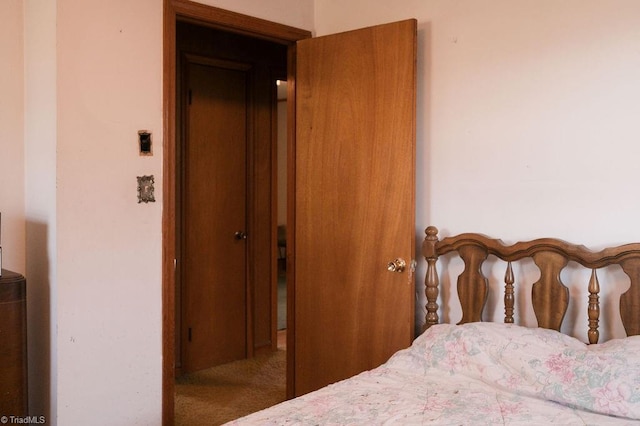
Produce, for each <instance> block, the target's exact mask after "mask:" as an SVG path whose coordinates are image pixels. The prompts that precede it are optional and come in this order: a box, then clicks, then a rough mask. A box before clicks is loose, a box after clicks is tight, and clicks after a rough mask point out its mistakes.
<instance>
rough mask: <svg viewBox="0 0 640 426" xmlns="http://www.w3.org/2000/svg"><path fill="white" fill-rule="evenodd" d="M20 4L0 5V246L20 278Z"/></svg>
mask: <svg viewBox="0 0 640 426" xmlns="http://www.w3.org/2000/svg"><path fill="white" fill-rule="evenodd" d="M22 34H23V10H22V1H21V0H6V1H2V2H0V94H1V99H0V213H2V229H1V230H0V235H1V237H2V238H1V239H0V246H1V247H2V248H3V252H2V260H3V263H2V266H3V268H5V269H9V270H12V271H16V272H20V273H22V274H24V268H25V238H26V237H25V232H26V231H25V223H24V178H23V176H24V122H23V120H24V117H23V108H24V89H23V87H24V84H23V82H24V76H23V69H24V68H23V67H24V65H23V64H24V52H23V47H22V45H23V36H22Z"/></svg>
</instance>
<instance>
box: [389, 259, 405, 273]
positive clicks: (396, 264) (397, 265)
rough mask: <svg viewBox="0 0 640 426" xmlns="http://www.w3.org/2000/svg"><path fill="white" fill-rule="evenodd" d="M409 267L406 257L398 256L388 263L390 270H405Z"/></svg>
mask: <svg viewBox="0 0 640 426" xmlns="http://www.w3.org/2000/svg"><path fill="white" fill-rule="evenodd" d="M406 267H407V262H405V261H404V259H401V258H398V259H396V260H394V261H392V262H389V263H388V264H387V271H389V272H403V271H404V270H405V268H406Z"/></svg>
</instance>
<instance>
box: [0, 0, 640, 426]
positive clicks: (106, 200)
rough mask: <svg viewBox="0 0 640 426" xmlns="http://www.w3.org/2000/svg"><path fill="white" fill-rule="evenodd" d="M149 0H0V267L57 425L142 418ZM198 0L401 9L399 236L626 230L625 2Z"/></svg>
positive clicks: (372, 17) (153, 370)
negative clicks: (20, 288) (411, 191)
mask: <svg viewBox="0 0 640 426" xmlns="http://www.w3.org/2000/svg"><path fill="white" fill-rule="evenodd" d="M161 3H162V2H161V1H159V0H148V1H136V2H124V1H122V2H107V1H91V2H86V1H83V2H80V1H71V0H58V1H57V2H55V3H54V2H48V3H47V4H46V5H43V4H42V3H41V2H36V1H18V0H13V1H8V2H3V3H2V6H1V8H2V13H0V16H1V18H0V22H1V25H0V28H1V30H0V31H2V32H3V34H2V35H3V37H2V38H1V40H2V42H1V44H0V49H1V50H0V55H1V56H2V58H3V61H2V63H3V64H7V65H8V66H9V68H5V67H3V68H2V72H3V76H2V79H0V85H1V93H3V98H4V99H3V103H2V105H1V106H0V108H1V110H0V111H1V112H2V114H0V117H2V118H1V119H2V120H3V122H2V126H0V129H1V130H0V131H1V132H2V136H1V138H0V141H1V142H2V156H1V157H0V180H1V181H2V182H3V183H4V185H3V186H2V189H0V193H1V196H0V198H1V199H2V200H3V201H2V205H1V207H0V209H1V210H2V213H3V215H2V216H3V233H2V235H3V241H2V247H3V255H4V257H3V260H4V262H3V265H4V266H5V267H7V268H9V269H13V270H19V271H24V272H25V275H26V276H27V277H28V279H29V280H30V283H31V284H30V291H31V293H30V296H32V298H31V300H30V302H29V303H30V306H29V308H30V310H29V312H30V313H29V315H30V322H31V324H30V327H31V328H30V354H31V355H30V356H31V364H30V371H31V372H32V373H33V374H32V375H31V384H32V386H31V387H32V388H33V389H34V392H33V394H32V396H31V398H32V399H33V401H32V403H31V406H32V409H33V410H35V412H34V414H39V413H41V412H44V413H46V414H47V415H48V416H51V418H52V417H55V416H57V417H58V421H59V424H74V423H82V422H88V421H91V423H92V424H95V423H96V418H98V419H104V420H103V421H104V423H105V424H130V423H134V422H138V423H141V424H157V423H158V421H159V418H160V407H161V395H160V393H161V371H160V365H161V343H160V340H161V286H160V281H161V276H160V267H161V252H162V242H161V234H160V230H161V215H162V211H161V203H159V202H156V203H155V204H149V205H138V204H137V200H136V198H135V176H137V175H141V174H154V175H155V176H156V182H157V186H158V187H157V189H156V190H157V191H158V192H161V190H160V188H161V182H162V179H161V177H162V156H161V154H159V152H160V151H161V150H160V149H159V147H160V146H161V144H162V142H161V141H162V110H161V96H162V92H161V87H162V75H161V55H162V46H161V42H162V4H161ZM207 3H208V4H211V5H214V6H217V7H221V8H226V9H229V10H234V11H237V12H241V13H245V14H248V15H252V16H257V17H261V18H265V19H269V20H272V21H276V22H281V23H284V24H287V25H292V26H296V27H300V28H306V29H311V30H313V31H314V34H316V35H322V34H328V33H332V32H339V31H344V30H349V29H353V28H358V27H364V26H368V25H373V24H379V23H384V22H389V21H394V20H400V19H405V18H416V19H417V20H418V58H419V59H418V106H417V122H418V127H417V143H418V160H417V172H418V176H417V207H416V218H417V224H416V238H417V241H420V238H421V236H422V232H423V230H424V228H425V227H426V226H427V225H429V224H434V225H437V226H438V227H439V228H440V229H441V232H447V231H448V232H450V233H457V232H464V231H467V230H472V231H482V232H485V233H487V234H489V235H499V236H500V237H501V238H505V239H513V240H525V239H527V238H531V237H537V236H540V235H542V234H544V235H550V236H555V237H560V238H563V239H567V240H569V241H576V242H581V243H583V244H586V245H589V246H592V247H598V246H603V245H613V244H615V243H623V242H630V241H638V240H640V230H638V229H637V228H636V227H635V226H634V225H635V220H634V219H635V217H636V216H637V214H636V212H637V211H638V208H639V207H640V200H638V199H637V197H636V194H635V193H634V190H635V186H636V185H634V179H633V177H634V176H635V173H634V171H635V169H636V163H637V160H636V158H637V155H638V154H640V148H639V145H638V141H639V140H640V128H639V127H638V124H637V123H638V120H637V117H638V116H639V115H640V81H639V80H638V78H637V75H639V71H640V53H639V52H640V34H639V31H640V30H638V28H640V25H638V22H639V21H640V4H638V3H637V2H636V1H633V0H630V1H614V2H611V1H603V0H602V1H563V2H556V1H534V0H530V1H518V2H513V1H506V0H505V1H496V0H486V1H480V2H477V1H471V0H468V1H455V2H452V1H445V0H441V1H410V0H400V1H395V2H368V1H353V2H348V3H346V2H337V1H323V0H315V1H314V2H312V1H307V2H298V1H286V0H282V1H279V2H273V3H271V5H266V4H265V3H264V2H257V1H254V0H245V1H231V0H228V1H222V0H220V1H213V0H211V1H208V2H207ZM23 6H24V8H23ZM56 6H57V8H56ZM122 11H126V13H124V12H122ZM98 16H99V17H100V19H97V18H96V17H98ZM54 24H55V25H54ZM56 25H57V30H56ZM121 30H122V32H120V31H121ZM16 34H18V35H23V37H16V36H15V35H16ZM78 34H82V35H83V36H82V37H78ZM56 46H57V47H56ZM56 49H57V50H56ZM5 58H6V60H5ZM142 128H147V129H150V130H151V131H152V132H153V133H154V143H155V144H156V145H155V147H156V149H157V150H156V155H154V156H153V157H151V158H140V157H139V156H138V155H137V153H136V152H135V150H136V146H135V136H136V132H137V131H138V130H140V129H142ZM131 135H133V139H132V136H131ZM88 136H90V137H88ZM22 176H24V179H22V178H21V177H22ZM9 182H10V183H12V184H11V185H8V184H7V183H9ZM54 182H57V187H56V185H55V184H54ZM5 200H6V201H5ZM424 267H425V265H424V262H419V269H418V272H417V274H416V275H417V276H418V277H420V276H423V274H424ZM418 290H419V291H420V288H418ZM421 315H423V313H421V312H420V311H417V316H418V317H421ZM419 320H420V321H421V320H422V318H419ZM56 329H57V334H56V333H54V332H52V331H51V330H56ZM49 355H51V356H49ZM87 383H92V385H91V387H88V385H87ZM107 401H108V403H107ZM113 406H118V407H120V409H119V410H118V413H113V412H112V409H111V408H110V407H113ZM98 423H100V421H98Z"/></svg>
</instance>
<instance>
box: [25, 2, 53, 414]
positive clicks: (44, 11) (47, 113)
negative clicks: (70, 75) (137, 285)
mask: <svg viewBox="0 0 640 426" xmlns="http://www.w3.org/2000/svg"><path fill="white" fill-rule="evenodd" d="M23 3H24V26H25V37H24V56H25V58H24V69H25V70H24V79H25V81H24V83H25V85H24V86H25V91H24V92H25V93H24V103H25V108H24V124H25V126H24V129H25V130H24V134H25V140H24V150H25V161H24V165H25V213H26V216H25V221H26V230H27V262H26V263H27V264H26V270H25V272H26V277H27V323H28V330H27V334H28V340H29V342H28V343H29V344H28V355H29V410H30V411H31V413H32V414H33V415H38V416H40V415H44V416H46V418H47V419H55V417H56V386H57V384H56V374H57V370H56V366H57V351H56V329H57V324H56V319H57V315H56V306H57V304H56V294H57V293H56V289H57V281H56V266H57V250H56V181H57V177H56V160H57V155H56V141H57V138H56V130H57V123H56V118H57V104H56V100H57V99H56V4H57V2H56V1H47V2H42V1H40V0H28V1H25V2H23Z"/></svg>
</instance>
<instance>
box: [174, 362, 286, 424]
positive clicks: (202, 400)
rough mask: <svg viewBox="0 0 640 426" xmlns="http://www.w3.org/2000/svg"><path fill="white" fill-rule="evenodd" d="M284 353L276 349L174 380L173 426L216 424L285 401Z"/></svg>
mask: <svg viewBox="0 0 640 426" xmlns="http://www.w3.org/2000/svg"><path fill="white" fill-rule="evenodd" d="M285 377H286V352H285V351H283V350H278V351H275V352H272V353H268V354H261V355H259V356H257V357H255V358H252V359H247V360H241V361H234V362H232V363H229V364H225V365H220V366H217V367H213V368H210V369H207V370H203V371H198V372H195V373H191V374H187V375H184V376H183V377H181V378H179V379H177V380H176V398H175V403H176V405H175V424H176V425H177V426H181V425H185V426H186V425H189V426H197V425H207V426H209V425H219V424H223V423H225V422H228V421H230V420H233V419H237V418H238V417H242V416H244V415H246V414H249V413H253V412H254V411H258V410H261V409H263V408H267V407H270V406H272V405H275V404H277V403H279V402H282V401H284V400H285V388H286V378H285Z"/></svg>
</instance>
